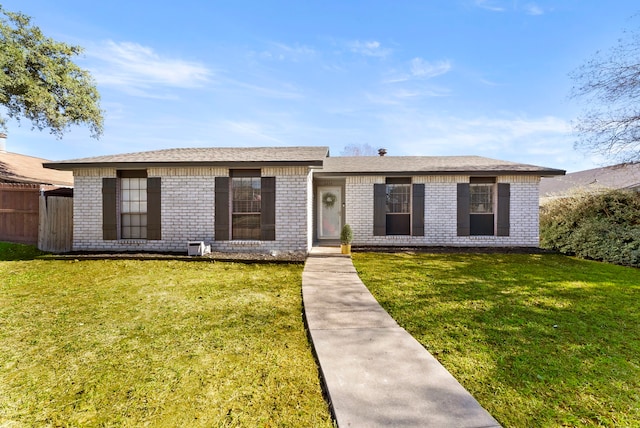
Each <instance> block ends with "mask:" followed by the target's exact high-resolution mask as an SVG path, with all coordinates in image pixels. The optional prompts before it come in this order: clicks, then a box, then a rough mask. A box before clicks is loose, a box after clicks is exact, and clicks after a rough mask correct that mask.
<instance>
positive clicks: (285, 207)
mask: <svg viewBox="0 0 640 428" xmlns="http://www.w3.org/2000/svg"><path fill="white" fill-rule="evenodd" d="M147 175H148V176H149V177H161V178H162V190H161V195H162V240H135V239H127V240H103V239H102V178H103V177H116V170H115V169H108V168H101V169H99V168H94V169H82V170H76V171H75V172H74V179H75V189H74V199H75V201H74V213H73V215H74V222H73V223H74V229H73V250H74V251H160V252H185V253H186V251H187V242H188V241H204V242H205V244H206V245H211V249H212V250H213V251H232V252H243V251H245V252H261V253H267V252H268V253H271V252H291V251H302V252H307V251H308V250H309V249H310V248H311V240H310V239H309V235H308V229H309V224H310V222H311V221H312V220H311V215H312V214H311V210H310V206H311V205H310V202H309V201H308V199H309V198H310V196H308V195H311V193H309V186H310V185H311V184H310V183H311V173H310V171H309V169H308V168H304V167H282V168H263V169H262V175H263V176H265V177H274V176H275V177H276V219H277V222H276V240H275V241H215V239H214V238H215V236H214V224H215V223H214V222H215V210H214V206H215V179H214V178H215V177H216V176H228V175H229V170H228V169H226V168H149V169H148V170H147Z"/></svg>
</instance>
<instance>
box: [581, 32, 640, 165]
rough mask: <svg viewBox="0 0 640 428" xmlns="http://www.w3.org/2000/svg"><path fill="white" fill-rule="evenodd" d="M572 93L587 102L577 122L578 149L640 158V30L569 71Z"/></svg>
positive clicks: (632, 159)
mask: <svg viewBox="0 0 640 428" xmlns="http://www.w3.org/2000/svg"><path fill="white" fill-rule="evenodd" d="M570 77H571V78H572V79H573V80H574V82H575V85H574V87H573V88H572V92H571V96H572V97H573V98H580V99H582V100H584V101H585V104H586V105H587V107H586V109H585V111H584V112H583V113H582V115H581V116H580V117H579V118H578V119H577V121H575V123H574V128H575V131H576V132H577V135H578V141H577V142H576V147H577V148H583V149H586V150H588V151H591V152H593V153H599V154H602V155H604V156H606V157H608V158H611V159H614V160H618V161H622V162H627V161H636V160H639V159H640V150H639V149H640V32H638V31H637V30H635V31H626V32H625V33H624V35H623V37H621V38H620V39H619V40H618V42H617V45H616V46H615V47H613V48H612V49H611V50H610V51H607V52H601V51H600V52H597V53H596V54H595V55H594V56H593V57H592V58H591V59H590V60H589V61H587V62H586V63H585V64H583V65H582V66H581V67H580V68H578V69H577V70H575V71H574V72H573V73H571V74H570Z"/></svg>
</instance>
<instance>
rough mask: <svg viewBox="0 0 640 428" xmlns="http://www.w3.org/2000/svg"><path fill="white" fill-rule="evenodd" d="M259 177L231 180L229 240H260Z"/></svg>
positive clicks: (260, 205) (234, 178)
mask: <svg viewBox="0 0 640 428" xmlns="http://www.w3.org/2000/svg"><path fill="white" fill-rule="evenodd" d="M260 184H261V179H260V177H233V178H232V179H231V195H232V201H233V202H232V212H231V224H232V227H231V239H250V240H258V239H260V236H261V233H260V212H261V209H262V194H261V185H260Z"/></svg>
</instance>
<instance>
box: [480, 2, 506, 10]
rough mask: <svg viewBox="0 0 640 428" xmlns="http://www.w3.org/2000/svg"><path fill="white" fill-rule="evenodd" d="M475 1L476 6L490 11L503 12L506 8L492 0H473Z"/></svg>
mask: <svg viewBox="0 0 640 428" xmlns="http://www.w3.org/2000/svg"><path fill="white" fill-rule="evenodd" d="M475 3H476V6H478V7H480V8H482V9H486V10H490V11H492V12H504V11H505V10H506V8H505V7H503V6H499V5H498V4H496V3H497V2H495V1H493V0H475Z"/></svg>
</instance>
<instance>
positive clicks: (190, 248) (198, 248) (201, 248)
mask: <svg viewBox="0 0 640 428" xmlns="http://www.w3.org/2000/svg"><path fill="white" fill-rule="evenodd" d="M210 252H211V247H210V246H208V245H204V242H203V241H188V242H187V255H189V256H204V255H205V254H208V253H210Z"/></svg>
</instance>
